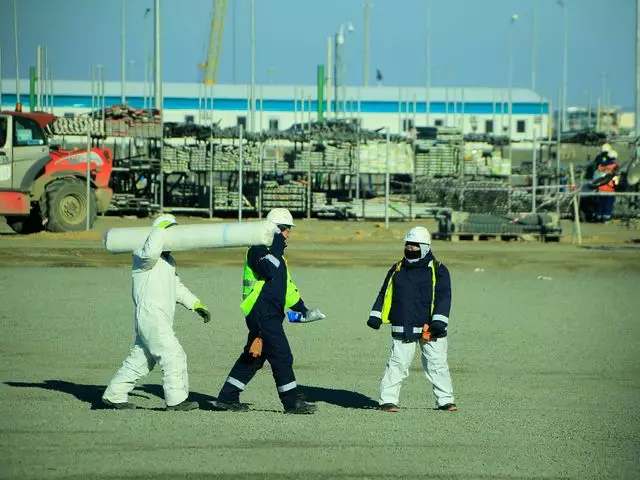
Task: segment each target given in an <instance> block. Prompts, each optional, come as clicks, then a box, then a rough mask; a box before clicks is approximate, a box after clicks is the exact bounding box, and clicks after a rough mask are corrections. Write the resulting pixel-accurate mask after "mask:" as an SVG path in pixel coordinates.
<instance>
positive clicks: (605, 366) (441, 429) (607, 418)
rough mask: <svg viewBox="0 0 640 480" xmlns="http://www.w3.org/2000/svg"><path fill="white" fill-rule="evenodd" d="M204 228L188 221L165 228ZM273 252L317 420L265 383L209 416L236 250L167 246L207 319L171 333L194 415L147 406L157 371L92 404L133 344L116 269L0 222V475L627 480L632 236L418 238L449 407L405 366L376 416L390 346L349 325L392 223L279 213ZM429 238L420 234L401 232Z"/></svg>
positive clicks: (632, 387) (68, 236) (189, 320)
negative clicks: (438, 301) (428, 264)
mask: <svg viewBox="0 0 640 480" xmlns="http://www.w3.org/2000/svg"><path fill="white" fill-rule="evenodd" d="M204 221H208V220H204V219H195V218H189V219H184V223H197V222H204ZM296 223H297V224H298V226H297V227H296V228H295V229H294V230H293V234H292V239H291V242H290V246H289V247H288V248H287V252H286V253H287V259H288V261H289V263H290V265H291V266H292V267H293V273H292V275H293V276H294V278H295V281H296V283H297V285H298V286H299V287H300V289H301V293H302V296H303V298H304V299H305V302H306V303H308V304H311V305H314V306H317V307H319V308H321V309H322V311H323V312H324V313H325V314H326V315H327V319H326V320H323V321H319V322H316V323H313V324H308V325H305V324H287V325H285V330H286V332H287V335H288V336H289V339H290V342H291V347H292V350H293V354H294V368H295V370H296V375H297V381H298V384H299V389H300V390H301V392H302V393H303V395H304V396H305V397H306V399H307V400H308V401H310V402H313V403H315V404H316V405H317V406H318V412H317V413H316V414H315V415H294V416H290V415H283V414H282V406H281V404H280V402H279V400H278V396H277V393H276V391H275V387H274V383H273V379H272V377H271V373H270V369H269V367H268V366H265V368H264V369H263V371H261V372H259V373H258V375H256V378H255V379H254V380H253V381H252V383H251V385H250V386H249V387H248V388H247V391H246V392H245V393H244V394H243V396H242V400H243V401H245V402H248V403H250V404H251V411H249V412H245V413H236V412H218V411H215V410H214V409H213V406H212V402H213V401H214V400H215V395H217V392H218V391H219V389H220V387H221V385H222V383H223V382H224V381H225V378H226V374H227V372H228V371H229V368H230V367H231V366H232V364H233V362H234V361H235V359H236V358H237V354H238V352H239V350H240V349H241V347H242V338H243V336H244V335H245V334H246V327H245V324H244V320H243V317H242V314H241V312H240V309H239V308H238V306H239V303H240V293H241V286H242V262H243V256H244V254H245V251H246V250H245V249H243V248H229V249H217V250H209V251H190V252H174V256H175V258H176V260H177V262H178V268H179V271H180V275H181V278H182V279H183V281H184V282H185V283H186V284H188V285H190V287H191V289H192V290H193V292H194V293H196V294H197V295H198V296H199V297H200V298H201V299H202V300H203V302H206V303H207V304H208V306H209V308H210V309H211V315H212V320H211V322H210V323H208V324H206V325H205V324H203V323H202V321H201V320H200V319H198V317H197V316H196V315H195V314H193V313H191V312H188V311H187V310H185V309H182V308H181V307H178V312H177V315H176V322H175V328H176V332H177V336H178V338H179V339H180V341H181V343H182V345H183V347H184V349H185V351H186V353H187V358H188V364H189V378H190V389H191V398H192V399H193V400H197V401H198V402H199V403H200V410H197V411H191V412H166V411H164V410H163V407H164V401H163V396H162V377H161V370H160V368H159V367H156V369H155V370H154V371H153V372H152V373H150V374H149V375H148V376H147V377H146V378H144V379H143V380H142V381H141V383H140V384H139V386H138V388H137V389H136V390H134V395H132V396H131V397H130V400H131V401H132V402H133V403H136V404H137V405H138V406H139V409H138V410H133V411H116V410H106V409H103V406H102V403H101V395H102V393H103V390H104V388H105V386H106V384H107V383H108V381H109V379H110V377H111V376H112V375H113V373H114V372H115V370H116V369H117V368H118V367H119V366H120V364H121V362H122V359H123V358H124V357H125V356H126V354H127V352H128V351H129V349H130V347H131V344H132V341H133V338H134V331H133V306H132V301H131V270H130V268H131V266H130V261H131V260H130V259H131V257H130V255H127V254H122V255H112V254H110V253H108V252H107V251H106V250H105V249H104V248H103V247H102V244H101V238H102V233H103V232H104V231H105V230H106V229H107V228H110V227H115V226H144V225H148V224H149V220H148V219H141V220H136V219H126V218H117V217H99V218H98V219H97V220H96V223H95V224H94V227H93V230H92V231H90V232H86V233H85V232H72V233H71V232H70V233H60V234H52V233H47V232H41V233H38V234H33V235H27V236H25V235H15V234H12V233H9V232H10V229H9V228H8V227H7V226H6V225H4V224H3V225H2V227H1V228H0V269H1V272H2V275H1V276H0V289H1V290H2V307H1V308H0V317H1V318H2V330H3V331H2V336H1V338H0V352H1V353H0V371H1V376H2V382H0V398H1V400H0V418H1V420H2V427H1V428H2V435H1V436H0V450H1V453H0V478H20V479H30V478H38V479H47V478H60V479H63V478H64V479H75V478H77V479H80V478H104V479H107V478H109V479H112V478H154V479H159V478H211V479H214V478H216V479H241V478H255V479H258V478H266V479H276V478H277V479H288V478H303V479H315V478H370V479H372V478H377V479H383V478H434V479H454V478H461V479H515V478H518V479H525V478H526V479H529V478H554V479H555V478H575V479H585V478H629V479H632V478H640V461H639V460H638V452H639V451H640V413H639V412H638V409H637V406H638V405H639V404H640V365H639V363H638V359H640V342H638V338H640V322H638V318H640V314H639V312H640V298H639V295H638V285H640V245H638V244H637V242H638V241H639V239H640V232H639V231H638V230H634V229H632V228H626V227H623V226H621V225H619V224H617V223H616V224H611V225H601V224H584V225H583V230H582V235H583V245H582V246H577V245H572V244H571V243H570V237H571V224H570V223H563V225H562V228H563V237H562V239H561V241H560V242H559V243H546V244H543V243H537V242H520V241H519V242H500V241H460V242H446V241H434V243H433V251H434V254H435V255H436V257H437V258H439V259H440V260H442V261H443V262H444V263H445V264H446V265H447V266H448V267H449V269H450V271H451V276H452V277H451V278H452V285H453V307H452V312H451V323H450V327H449V329H450V330H449V337H448V338H449V365H450V368H451V375H452V379H453V384H454V388H455V393H456V403H457V404H458V405H459V406H460V411H458V412H455V413H449V412H441V411H436V410H434V401H433V395H432V393H431V389H430V385H429V384H428V382H427V381H426V379H425V378H424V374H423V373H422V369H421V367H420V363H419V359H418V358H416V359H415V360H414V363H413V366H412V368H411V372H410V375H409V377H408V378H407V380H406V381H405V383H404V387H403V390H402V394H401V398H400V407H401V410H400V412H398V413H386V412H382V411H379V410H377V409H376V408H375V407H376V406H377V392H378V385H379V383H380V379H381V377H382V374H383V371H384V367H385V362H386V359H387V355H388V350H389V346H390V344H391V337H390V333H389V330H388V328H386V327H387V326H383V327H382V328H381V329H380V331H374V330H371V329H369V328H367V326H366V321H367V316H368V314H369V310H370V309H371V305H372V302H373V300H374V299H375V296H376V294H377V293H378V289H379V288H380V285H381V283H382V281H383V279H384V275H385V273H386V272H387V269H388V268H389V267H390V266H391V265H392V263H393V262H394V261H397V260H398V259H399V258H401V256H402V252H403V242H402V235H403V234H404V233H405V231H406V230H407V228H408V227H409V226H410V225H409V224H407V223H391V226H390V229H389V230H385V229H384V228H382V227H381V226H380V224H376V223H369V222H335V221H322V220H296ZM415 223H416V224H419V225H425V226H427V227H429V228H430V229H431V230H432V231H434V230H435V229H436V227H435V222H431V221H420V220H419V221H416V222H415Z"/></svg>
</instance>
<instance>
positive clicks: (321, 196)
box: [311, 192, 328, 210]
mask: <svg viewBox="0 0 640 480" xmlns="http://www.w3.org/2000/svg"><path fill="white" fill-rule="evenodd" d="M327 205H328V203H327V192H313V193H312V194H311V208H313V209H314V210H315V209H318V208H323V207H326V206H327Z"/></svg>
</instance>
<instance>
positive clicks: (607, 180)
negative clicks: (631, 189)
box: [593, 143, 619, 223]
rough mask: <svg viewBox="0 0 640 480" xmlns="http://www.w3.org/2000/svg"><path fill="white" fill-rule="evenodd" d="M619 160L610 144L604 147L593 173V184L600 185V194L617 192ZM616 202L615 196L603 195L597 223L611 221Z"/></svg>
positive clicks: (600, 200)
mask: <svg viewBox="0 0 640 480" xmlns="http://www.w3.org/2000/svg"><path fill="white" fill-rule="evenodd" d="M617 160H618V152H616V151H615V150H614V149H613V148H612V147H611V145H610V144H608V143H607V144H605V145H603V147H602V152H601V154H600V155H598V157H597V159H596V168H595V170H594V172H593V182H594V183H595V184H596V185H598V191H599V192H602V193H613V192H615V191H616V180H617V177H616V173H617V171H618V169H619V167H618V164H617ZM615 201H616V197H615V196H613V195H602V196H599V197H598V198H597V207H596V222H602V223H604V222H609V221H611V218H612V217H613V208H614V205H615Z"/></svg>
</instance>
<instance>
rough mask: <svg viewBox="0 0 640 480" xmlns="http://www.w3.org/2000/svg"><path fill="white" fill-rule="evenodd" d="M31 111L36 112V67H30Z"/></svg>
mask: <svg viewBox="0 0 640 480" xmlns="http://www.w3.org/2000/svg"><path fill="white" fill-rule="evenodd" d="M29 111H31V112H35V111H36V67H29Z"/></svg>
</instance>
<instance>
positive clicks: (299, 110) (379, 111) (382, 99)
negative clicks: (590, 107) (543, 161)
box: [1, 78, 551, 141]
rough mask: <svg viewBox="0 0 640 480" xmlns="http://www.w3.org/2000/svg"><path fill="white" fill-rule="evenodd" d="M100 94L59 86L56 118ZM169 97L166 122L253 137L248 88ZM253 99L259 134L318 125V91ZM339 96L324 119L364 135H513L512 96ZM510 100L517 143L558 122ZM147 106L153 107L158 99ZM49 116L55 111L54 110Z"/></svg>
mask: <svg viewBox="0 0 640 480" xmlns="http://www.w3.org/2000/svg"><path fill="white" fill-rule="evenodd" d="M94 87H95V88H94V89H92V85H91V82H88V81H67V80H56V81H55V82H54V84H53V96H52V103H53V106H52V110H53V113H54V114H56V115H58V116H63V115H65V114H76V115H77V114H83V113H87V112H89V111H90V110H91V107H92V104H93V105H97V104H98V100H97V98H95V95H94V98H93V99H92V90H97V89H98V88H97V87H96V86H95V85H94ZM103 89H104V104H105V106H107V107H108V106H110V105H119V104H121V84H120V82H105V84H104V86H103ZM148 90H149V88H148V85H145V84H144V83H141V82H129V83H128V84H127V85H126V98H127V103H128V104H129V105H130V106H132V107H136V108H142V107H144V105H145V91H148ZM162 90H163V92H162V93H163V95H162V96H163V119H164V121H167V122H185V121H194V122H196V123H212V122H213V123H218V124H219V125H220V126H221V127H229V126H233V125H237V124H239V123H242V124H244V125H245V126H246V127H248V128H249V129H251V108H250V107H251V102H250V100H249V99H250V89H249V85H242V84H234V85H216V86H214V87H211V88H208V89H207V90H208V91H207V93H208V96H209V101H208V102H206V105H205V102H204V100H203V96H204V94H205V92H204V91H203V90H204V87H203V86H202V85H200V84H197V83H164V84H163V86H162ZM325 90H326V89H325ZM254 92H255V98H256V111H255V114H254V116H253V119H254V127H253V130H269V129H270V130H284V129H287V128H289V127H291V126H292V125H294V124H296V123H301V122H308V121H312V122H314V121H316V120H317V105H318V101H317V87H316V85H302V86H293V85H256V87H255V89H254ZM334 92H335V90H334V89H332V91H331V92H330V93H331V94H332V97H333V95H334ZM339 92H340V102H339V109H338V110H339V112H338V113H336V108H335V107H336V102H335V100H333V99H332V102H331V103H330V104H328V103H327V101H326V96H327V92H326V91H325V92H324V95H323V96H324V98H325V100H324V102H323V105H324V116H325V118H329V119H333V118H336V116H337V117H338V118H359V119H360V123H361V126H362V128H364V129H378V128H384V127H388V128H389V129H390V131H391V133H404V132H407V131H408V130H409V129H410V128H411V127H413V126H416V127H420V126H449V127H458V128H461V129H462V130H463V132H464V133H473V132H475V133H478V134H484V133H493V134H495V135H506V134H508V130H509V89H507V88H485V87H468V88H467V87H465V88H461V87H432V88H430V89H428V90H427V89H426V88H425V87H397V86H395V87H394V86H372V87H355V86H348V87H346V88H341V89H340V91H339ZM15 93H16V91H15V80H11V79H7V78H5V79H3V82H2V99H1V102H2V108H3V109H11V110H12V109H14V107H15V104H16V95H15ZM20 93H21V101H22V105H23V111H29V110H30V105H29V82H28V81H27V80H22V81H21V83H20ZM511 93H512V105H513V107H512V115H511V122H512V125H511V127H512V137H513V139H514V140H516V141H526V140H529V139H531V138H532V137H533V135H534V134H535V135H536V136H538V137H541V136H546V135H547V134H548V131H549V127H550V121H551V120H550V115H549V112H550V108H551V105H550V103H549V100H548V99H546V98H543V97H541V96H540V95H538V94H537V93H535V92H533V91H531V90H528V89H523V88H513V89H512V91H511ZM211 98H212V99H213V100H212V101H211ZM343 99H344V101H343ZM427 99H428V101H427ZM148 103H149V104H153V99H151V100H150V101H149V102H148ZM427 105H429V108H427ZM327 106H329V107H330V109H329V111H327ZM47 110H49V111H51V107H49V108H48V109H47Z"/></svg>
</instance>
